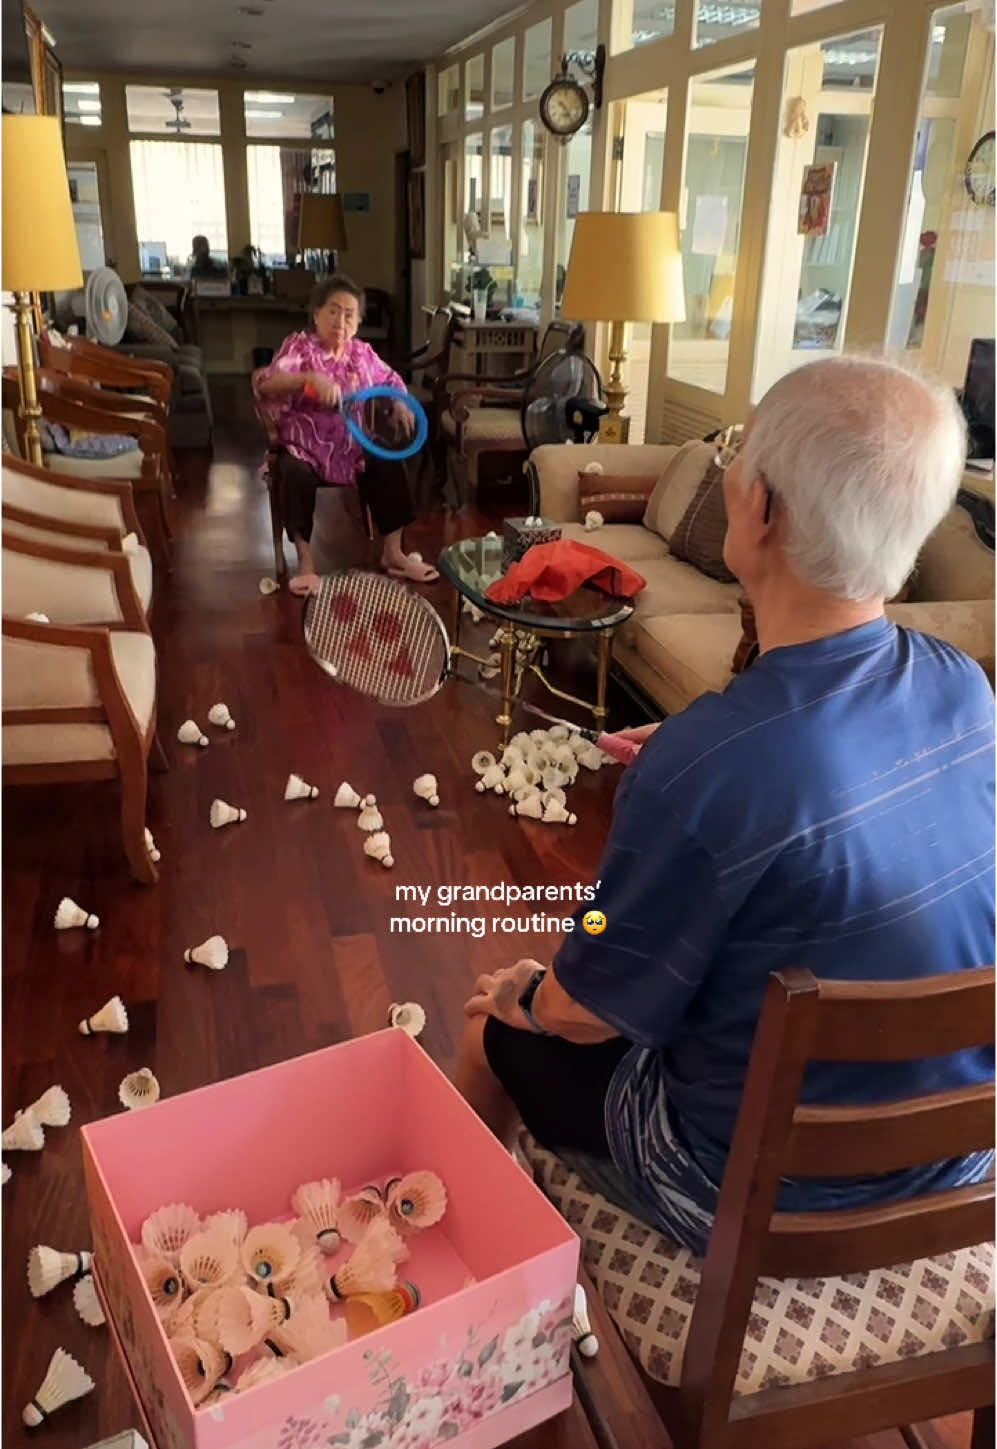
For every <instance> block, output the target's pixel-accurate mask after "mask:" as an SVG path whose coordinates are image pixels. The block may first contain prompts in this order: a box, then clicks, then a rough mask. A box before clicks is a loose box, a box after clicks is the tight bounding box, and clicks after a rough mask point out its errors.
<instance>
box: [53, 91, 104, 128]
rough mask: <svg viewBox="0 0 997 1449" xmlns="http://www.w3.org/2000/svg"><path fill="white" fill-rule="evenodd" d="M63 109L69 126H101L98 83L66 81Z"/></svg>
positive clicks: (63, 92) (63, 93)
mask: <svg viewBox="0 0 997 1449" xmlns="http://www.w3.org/2000/svg"><path fill="white" fill-rule="evenodd" d="M62 108H63V114H64V116H65V119H66V124H67V126H99V125H100V124H101V119H102V117H101V107H100V86H99V84H98V83H97V81H64V82H63V85H62Z"/></svg>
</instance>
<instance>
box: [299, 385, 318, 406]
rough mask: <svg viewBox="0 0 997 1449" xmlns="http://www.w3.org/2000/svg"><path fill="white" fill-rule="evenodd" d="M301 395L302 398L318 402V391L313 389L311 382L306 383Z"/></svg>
mask: <svg viewBox="0 0 997 1449" xmlns="http://www.w3.org/2000/svg"><path fill="white" fill-rule="evenodd" d="M301 395H302V397H306V398H309V399H310V400H311V401H312V402H318V389H317V388H315V387H313V386H312V384H311V383H310V382H306V383H305V385H304V387H303V388H302V389H301Z"/></svg>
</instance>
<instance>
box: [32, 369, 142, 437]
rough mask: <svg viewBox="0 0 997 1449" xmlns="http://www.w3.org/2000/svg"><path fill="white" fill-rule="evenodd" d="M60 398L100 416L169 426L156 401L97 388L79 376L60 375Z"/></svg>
mask: <svg viewBox="0 0 997 1449" xmlns="http://www.w3.org/2000/svg"><path fill="white" fill-rule="evenodd" d="M56 376H58V378H59V394H58V395H59V396H60V397H65V398H69V399H70V400H71V401H72V402H79V403H83V404H84V405H85V406H86V407H91V408H96V409H97V410H98V412H104V413H117V414H120V415H121V416H122V417H133V416H134V417H140V418H151V419H152V420H153V421H154V422H157V423H160V424H161V425H162V426H163V427H165V426H166V408H165V407H164V405H163V404H162V403H161V402H159V401H158V400H157V399H155V398H148V397H135V396H129V395H128V394H125V393H120V392H115V391H113V389H108V388H104V387H95V386H94V384H93V382H91V381H90V380H89V379H88V378H85V377H81V376H79V375H78V374H76V373H71V372H57V373H56Z"/></svg>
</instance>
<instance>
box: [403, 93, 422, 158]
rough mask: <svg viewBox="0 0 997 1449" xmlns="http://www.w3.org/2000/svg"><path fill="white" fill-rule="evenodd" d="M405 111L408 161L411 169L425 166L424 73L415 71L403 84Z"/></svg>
mask: <svg viewBox="0 0 997 1449" xmlns="http://www.w3.org/2000/svg"><path fill="white" fill-rule="evenodd" d="M405 110H406V116H407V119H408V149H409V161H410V164H411V165H412V166H413V167H419V166H425V164H426V72H425V71H423V70H417V71H415V72H414V73H413V74H412V75H410V76H409V78H408V79H407V80H406V82H405Z"/></svg>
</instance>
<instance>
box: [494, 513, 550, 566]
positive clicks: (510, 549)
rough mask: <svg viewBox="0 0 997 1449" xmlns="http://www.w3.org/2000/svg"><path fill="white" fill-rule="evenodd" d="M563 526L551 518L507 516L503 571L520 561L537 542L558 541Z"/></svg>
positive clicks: (503, 546)
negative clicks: (533, 518)
mask: <svg viewBox="0 0 997 1449" xmlns="http://www.w3.org/2000/svg"><path fill="white" fill-rule="evenodd" d="M560 537H561V526H560V524H558V523H555V522H554V520H553V519H551V518H538V519H536V520H532V519H529V518H507V519H506V520H505V522H504V523H503V525H502V572H503V573H505V571H506V569H508V568H509V567H510V565H511V564H514V563H519V560H520V559H521V558H522V557H523V554H524V553H525V552H526V550H527V549H528V548H532V547H533V545H534V544H535V543H556V542H557V540H558V539H559V538H560Z"/></svg>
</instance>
